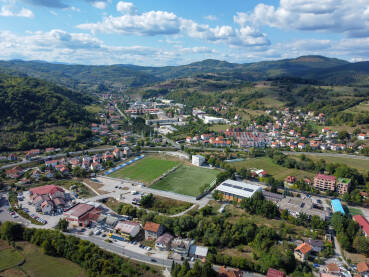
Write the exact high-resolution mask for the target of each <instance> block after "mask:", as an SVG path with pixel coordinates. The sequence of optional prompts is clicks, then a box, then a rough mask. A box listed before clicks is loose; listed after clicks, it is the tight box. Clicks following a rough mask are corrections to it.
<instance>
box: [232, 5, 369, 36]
mask: <svg viewBox="0 0 369 277" xmlns="http://www.w3.org/2000/svg"><path fill="white" fill-rule="evenodd" d="M368 8H369V0H280V2H279V5H278V6H277V7H274V6H271V5H265V4H258V5H257V6H256V7H255V8H254V10H253V11H251V12H248V13H243V12H239V13H237V15H236V16H235V17H234V20H235V21H236V22H238V23H239V24H241V25H245V24H251V25H253V26H258V25H266V26H270V27H276V28H280V29H284V30H290V29H295V30H306V31H327V32H335V33H343V34H345V35H346V36H348V37H361V36H369V12H368Z"/></svg>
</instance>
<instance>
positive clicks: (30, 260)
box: [17, 242, 86, 277]
mask: <svg viewBox="0 0 369 277" xmlns="http://www.w3.org/2000/svg"><path fill="white" fill-rule="evenodd" d="M17 245H19V246H20V247H22V248H23V250H22V253H23V255H24V257H25V259H26V262H25V263H24V264H23V265H22V266H21V269H23V270H24V271H25V272H26V273H27V275H28V276H31V277H33V276H35V277H49V276H53V277H59V276H60V277H62V276H71V277H72V276H86V274H85V272H84V270H83V269H82V268H81V267H80V266H78V265H77V264H75V263H72V262H71V261H68V260H67V259H64V258H58V257H51V256H47V255H44V254H43V253H42V251H41V248H40V247H38V246H35V245H33V244H30V243H27V242H20V243H17Z"/></svg>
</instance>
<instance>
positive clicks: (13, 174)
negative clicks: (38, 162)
mask: <svg viewBox="0 0 369 277" xmlns="http://www.w3.org/2000/svg"><path fill="white" fill-rule="evenodd" d="M23 172H24V171H23V168H21V167H19V166H16V167H13V168H11V169H7V170H6V171H5V174H6V177H8V178H12V179H17V178H19V177H21V176H22V175H23Z"/></svg>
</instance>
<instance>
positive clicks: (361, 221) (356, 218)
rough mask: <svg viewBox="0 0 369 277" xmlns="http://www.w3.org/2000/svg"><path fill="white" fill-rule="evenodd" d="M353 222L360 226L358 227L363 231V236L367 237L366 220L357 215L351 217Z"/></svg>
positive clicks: (368, 233) (368, 234)
mask: <svg viewBox="0 0 369 277" xmlns="http://www.w3.org/2000/svg"><path fill="white" fill-rule="evenodd" d="M353 220H355V221H356V222H357V223H358V224H359V225H360V227H361V228H362V229H363V231H364V232H365V234H366V235H367V236H369V222H368V221H367V220H366V218H365V217H363V216H362V215H360V214H358V215H355V216H353Z"/></svg>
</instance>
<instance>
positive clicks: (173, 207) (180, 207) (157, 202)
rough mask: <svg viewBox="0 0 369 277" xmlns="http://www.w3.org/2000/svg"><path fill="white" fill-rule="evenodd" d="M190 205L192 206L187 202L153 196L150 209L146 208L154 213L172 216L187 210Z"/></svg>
mask: <svg viewBox="0 0 369 277" xmlns="http://www.w3.org/2000/svg"><path fill="white" fill-rule="evenodd" d="M192 205H193V204H192V203H189V202H185V201H179V200H175V199H170V198H167V197H163V196H158V195H154V196H153V203H152V204H151V205H150V207H146V208H147V209H149V210H152V211H155V212H159V213H163V214H169V215H174V214H178V213H181V212H183V211H185V210H187V209H189V208H190V207H191V206H192Z"/></svg>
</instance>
